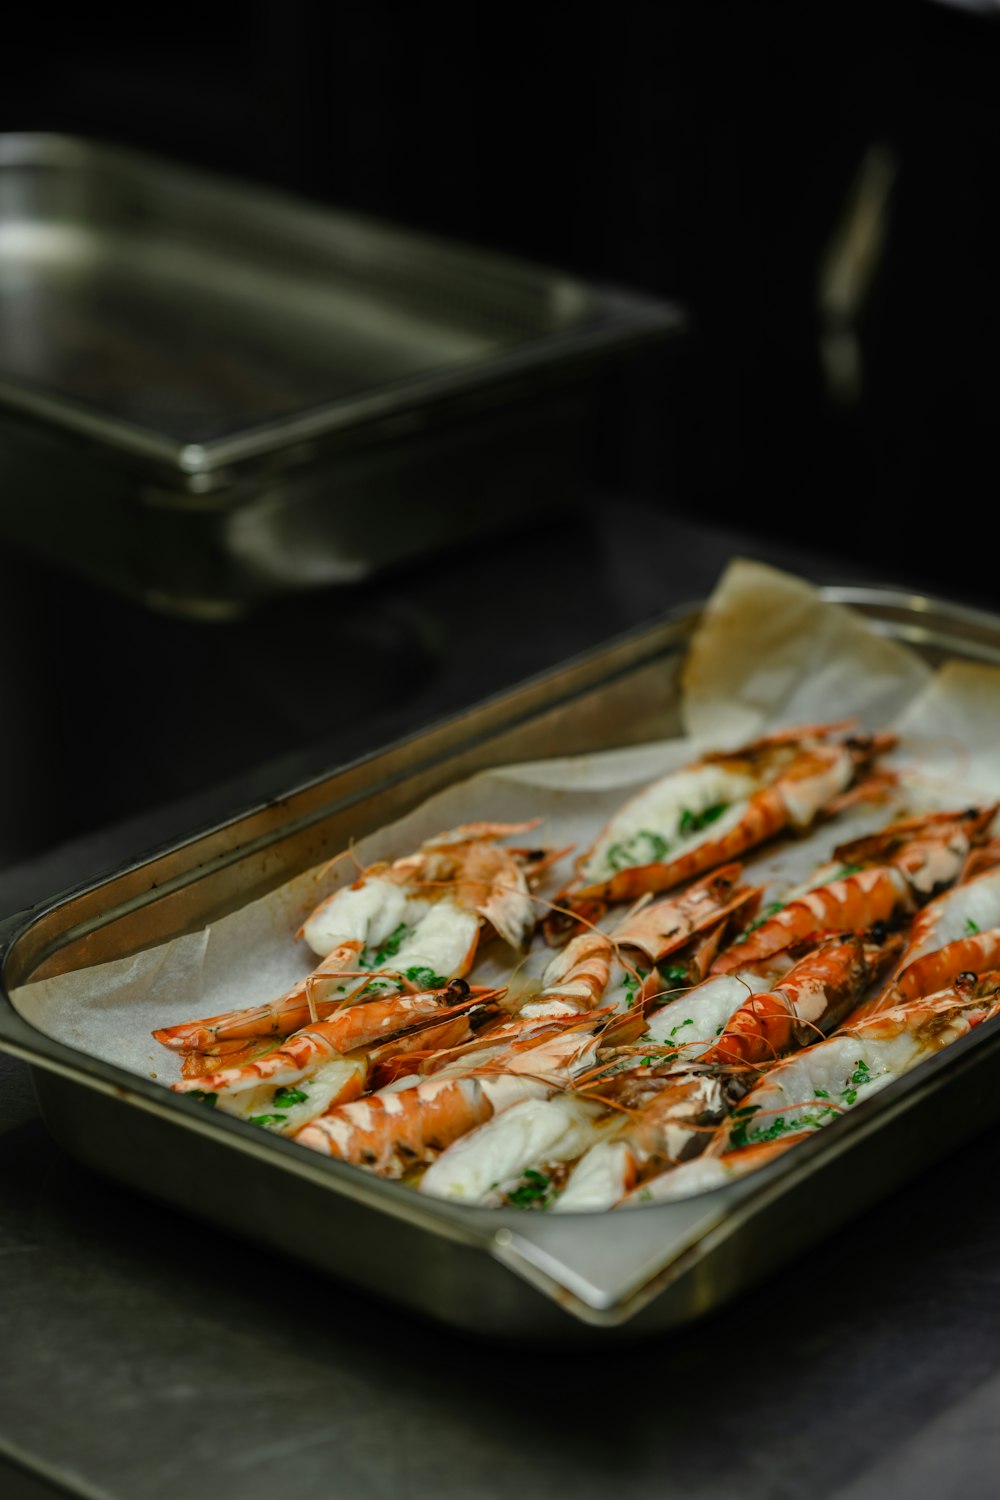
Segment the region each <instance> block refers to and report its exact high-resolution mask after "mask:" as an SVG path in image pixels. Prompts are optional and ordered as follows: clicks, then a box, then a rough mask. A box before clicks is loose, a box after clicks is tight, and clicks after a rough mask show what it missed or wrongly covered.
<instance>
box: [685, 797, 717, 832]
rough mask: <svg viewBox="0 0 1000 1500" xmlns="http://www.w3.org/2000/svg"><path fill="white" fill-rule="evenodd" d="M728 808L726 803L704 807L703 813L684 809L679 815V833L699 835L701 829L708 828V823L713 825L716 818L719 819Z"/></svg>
mask: <svg viewBox="0 0 1000 1500" xmlns="http://www.w3.org/2000/svg"><path fill="white" fill-rule="evenodd" d="M728 806H729V803H728V802H713V804H712V806H711V807H706V808H705V811H704V812H700V813H696V812H692V811H691V809H690V808H689V807H686V808H685V809H684V811H683V812H682V813H681V822H680V830H681V833H683V834H689V833H700V832H701V830H702V829H703V828H707V827H708V825H709V823H714V822H715V820H716V818H721V817H722V814H723V813H724V812H725V810H726V808H727V807H728Z"/></svg>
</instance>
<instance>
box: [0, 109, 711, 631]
mask: <svg viewBox="0 0 1000 1500" xmlns="http://www.w3.org/2000/svg"><path fill="white" fill-rule="evenodd" d="M681 323H682V317H681V314H680V312H679V311H678V310H677V309H676V308H674V307H671V306H667V305H665V304H663V303H659V302H654V301H652V300H650V299H647V298H643V297H640V296H635V295H632V294H628V293H624V292H620V291H617V290H615V289H612V288H605V287H598V286H592V285H588V284H586V283H584V282H581V281H579V280H577V279H576V278H574V277H571V276H568V275H565V274H562V273H560V272H556V271H550V270H546V269H542V268H539V267H536V266H532V265H527V264H523V263H521V262H518V261H514V260H510V259H506V258H504V257H502V256H499V255H496V254H494V253H491V252H487V251H483V250H474V249H470V248H467V247H465V246H461V245H454V244H449V243H446V242H442V241H438V240H435V239H433V238H431V237H428V236H425V235H420V234H416V233H414V232H412V231H409V230H404V229H401V228H399V227H396V226H392V225H386V224H380V223H377V222H375V221H372V220H369V219H366V218H363V217H361V216H360V215H356V214H351V213H346V212H344V211H341V210H334V209H331V208H324V207H319V206H315V205H310V204H308V203H305V202H300V201H298V200H295V199H292V198H287V197H285V196H283V195H281V194H279V193H277V192H273V191H268V190H265V189H262V188H258V187H252V186H247V185H243V184H239V183H235V182H230V181H226V180H224V179H217V178H214V177H210V176H206V175H204V174H202V173H199V172H195V171H192V170H189V169H187V168H182V167H178V166H172V165H170V164H168V163H165V162H161V161H158V160H156V159H155V158H151V157H145V156H142V155H138V154H136V153H132V152H129V151H125V150H121V149H118V148H113V147H109V146H101V145H97V144H94V143H90V142H86V141H80V140H74V139H71V138H66V137H59V136H44V135H6V136H0V481H2V482H3V488H4V498H5V504H4V516H3V525H4V526H5V527H6V528H7V529H8V530H10V531H13V532H14V534H15V535H17V536H18V537H20V538H21V539H22V540H23V541H26V542H29V543H30V544H33V545H35V546H38V547H42V548H44V549H45V550H48V551H52V550H56V551H57V552H58V555H59V556H60V557H61V558H62V559H63V560H64V561H67V562H69V563H70V564H72V565H73V566H76V567H78V568H86V569H87V570H88V571H91V572H94V573H96V574H98V575H99V576H100V577H102V578H104V579H106V580H107V581H109V582H113V583H116V584H117V585H118V586H119V587H122V588H126V589H128V590H129V591H130V592H133V593H139V594H141V595H142V596H143V597H144V598H147V599H150V600H153V601H154V602H159V603H161V604H170V603H172V604H173V606H174V607H175V608H186V609H187V610H188V612H195V611H200V612H202V613H205V612H213V613H220V612H225V611H226V609H227V608H228V609H232V608H235V607H236V606H238V605H239V604H240V603H241V602H246V601H248V600H252V599H254V598H257V597H260V596H261V595H263V594H266V593H268V592H272V591H274V590H275V589H280V588H290V587H301V586H305V585H309V584H315V583H320V582H331V581H343V580H349V579H352V578H357V577H360V576H363V575H364V574H366V573H367V572H370V571H371V570H372V569H373V568H376V567H379V566H383V565H384V564H386V563H388V562H391V561H394V560H396V559H397V558H399V557H401V556H406V555H409V554H411V553H412V552H414V551H419V550H421V549H426V548H427V547H429V546H433V545H438V544H440V543H441V542H444V541H448V540H453V539H454V538H455V537H457V536H462V535H467V534H469V532H470V531H474V530H478V529H481V528H483V527H484V526H485V525H487V524H488V523H489V522H490V520H491V518H492V521H493V523H494V524H496V523H497V522H498V521H499V520H500V519H501V518H505V517H509V516H510V515H512V514H513V515H516V514H518V513H519V512H520V511H522V510H526V509H528V508H530V507H535V506H537V505H538V504H539V503H540V502H541V501H542V499H543V498H544V497H546V496H547V495H553V494H554V495H556V496H558V495H559V494H560V493H562V494H564V495H565V494H566V492H567V491H568V490H572V489H573V488H574V487H575V486H576V485H577V484H578V482H579V476H578V473H577V470H578V469H579V454H580V452H581V451H582V449H583V446H584V437H583V430H582V423H583V420H584V415H585V410H586V404H587V403H586V397H587V395H588V392H589V390H590V382H591V377H592V374H593V371H594V368H595V366H596V365H598V364H600V363H601V362H602V361H605V360H606V359H607V358H608V357H609V356H611V355H617V354H621V353H622V352H623V351H626V350H629V349H631V348H632V347H633V346H635V345H636V344H638V343H641V342H643V341H646V340H649V339H652V338H660V337H663V336H665V335H666V334H669V333H673V332H675V331H677V329H678V328H679V327H680V326H681Z"/></svg>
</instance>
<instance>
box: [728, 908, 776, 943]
mask: <svg viewBox="0 0 1000 1500" xmlns="http://www.w3.org/2000/svg"><path fill="white" fill-rule="evenodd" d="M784 909H785V903H784V901H772V902H770V903H769V905H767V906H765V907H764V910H763V911H762V912H761V914H760V916H759V917H758V918H757V920H756V922H751V923H750V926H749V927H744V929H743V931H742V932H741V933H740V935H739V937H738V938H737V939H736V942H737V943H743V942H745V941H746V939H747V938H748V937H749V936H750V934H751V932H756V931H757V928H758V927H763V925H764V923H765V922H768V921H770V919H771V918H772V917H773V916H775V915H776V913H777V912H779V911H784Z"/></svg>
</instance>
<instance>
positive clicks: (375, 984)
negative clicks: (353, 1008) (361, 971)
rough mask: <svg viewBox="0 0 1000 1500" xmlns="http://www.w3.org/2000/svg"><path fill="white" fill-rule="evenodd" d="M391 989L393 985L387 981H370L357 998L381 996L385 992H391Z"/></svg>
mask: <svg viewBox="0 0 1000 1500" xmlns="http://www.w3.org/2000/svg"><path fill="white" fill-rule="evenodd" d="M393 988H394V986H393V984H392V983H391V981H390V980H388V979H372V980H370V981H369V983H368V984H366V985H365V987H364V989H363V990H362V991H361V994H360V995H359V996H358V998H359V999H363V998H364V996H365V995H381V994H383V993H384V992H385V991H386V990H391V989H393Z"/></svg>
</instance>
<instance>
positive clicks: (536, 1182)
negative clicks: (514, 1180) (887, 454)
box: [507, 1167, 552, 1208]
mask: <svg viewBox="0 0 1000 1500" xmlns="http://www.w3.org/2000/svg"><path fill="white" fill-rule="evenodd" d="M551 1186H552V1184H551V1183H550V1182H549V1179H548V1178H547V1177H546V1176H544V1175H543V1174H542V1173H541V1172H536V1171H535V1170H534V1168H533V1167H527V1168H525V1171H524V1172H523V1174H522V1177H521V1185H520V1186H519V1187H516V1188H515V1189H514V1190H513V1192H511V1193H508V1194H507V1202H508V1203H512V1204H513V1205H514V1207H515V1208H547V1207H548V1205H549V1201H550V1190H551Z"/></svg>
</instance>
